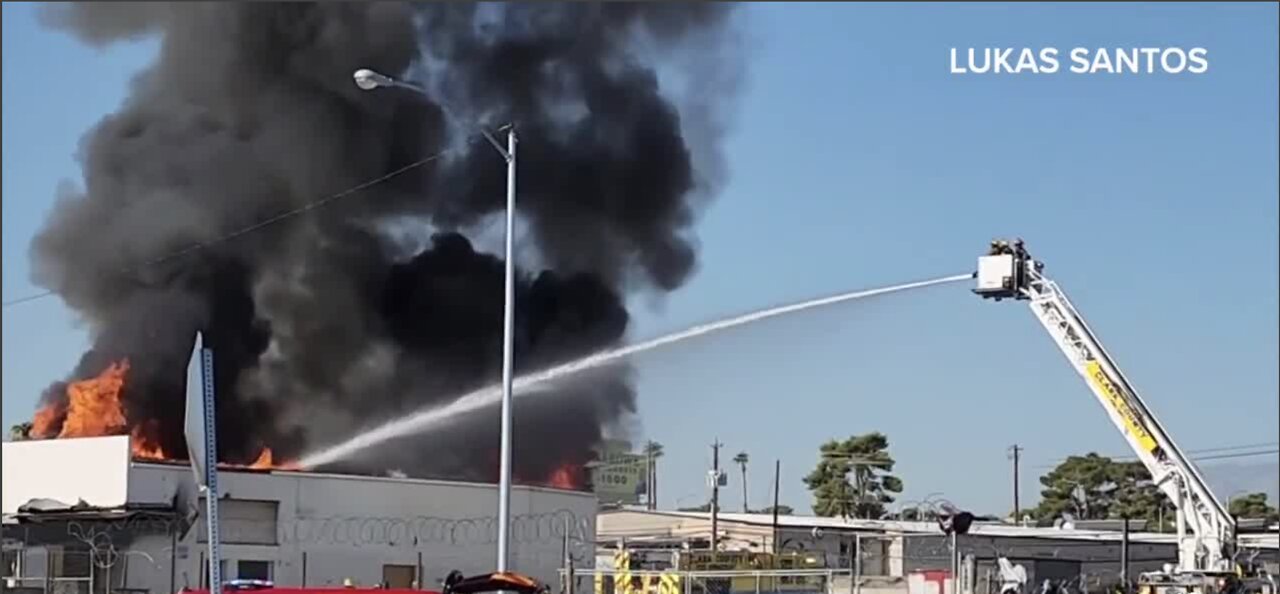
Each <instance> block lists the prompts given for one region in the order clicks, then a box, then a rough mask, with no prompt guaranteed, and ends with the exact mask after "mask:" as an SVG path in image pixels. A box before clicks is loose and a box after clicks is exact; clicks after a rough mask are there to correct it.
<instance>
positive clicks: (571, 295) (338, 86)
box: [32, 2, 739, 480]
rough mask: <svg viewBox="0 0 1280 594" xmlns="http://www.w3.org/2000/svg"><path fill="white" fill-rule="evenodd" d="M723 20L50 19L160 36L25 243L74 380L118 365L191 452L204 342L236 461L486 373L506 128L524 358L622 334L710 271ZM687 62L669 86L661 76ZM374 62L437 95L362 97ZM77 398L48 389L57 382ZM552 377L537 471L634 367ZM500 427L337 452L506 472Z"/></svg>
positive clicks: (726, 68) (534, 436)
mask: <svg viewBox="0 0 1280 594" xmlns="http://www.w3.org/2000/svg"><path fill="white" fill-rule="evenodd" d="M730 12H731V6H730V5H727V4H719V3H690V4H676V3H658V4H631V3H568V4H559V3H529V4H515V5H488V4H486V5H479V4H463V3H437V4H421V5H418V4H403V3H390V2H377V3H338V2H335V3H329V2H325V3H314V4H313V3H198V2H196V3H181V4H176V3H175V4H162V3H101V4H99V3H79V4H69V5H53V6H49V7H46V11H45V13H44V14H43V16H44V18H45V22H46V23H47V24H49V25H50V26H53V27H56V28H59V29H61V30H65V31H68V32H70V33H71V34H73V35H75V36H76V37H77V38H79V39H80V40H82V41H84V42H85V43H89V44H94V45H102V44H109V43H113V42H117V41H120V40H124V39H133V38H140V37H148V36H156V37H158V38H159V39H160V43H161V45H160V53H159V57H158V59H157V61H156V63H155V64H153V65H152V66H150V67H149V68H147V69H146V70H145V71H144V72H142V73H141V74H140V75H139V76H138V77H137V78H136V79H135V80H134V81H133V83H132V92H131V94H130V95H129V97H128V99H127V100H126V101H125V103H124V105H123V106H122V107H120V109H119V110H118V111H116V112H115V113H113V114H111V115H109V116H107V117H106V118H104V119H103V120H102V121H101V122H100V123H99V124H98V125H97V126H96V127H94V128H93V129H92V130H90V131H89V132H88V133H87V134H86V136H85V137H84V139H83V141H82V147H81V154H80V159H81V162H82V166H83V171H84V181H83V189H74V190H71V189H69V190H67V191H65V192H64V195H62V196H60V199H59V201H58V203H57V205H56V208H55V209H54V211H53V213H52V215H51V217H50V219H49V221H48V223H47V225H46V227H45V228H44V229H43V230H42V232H41V233H40V234H39V235H38V236H37V238H36V240H35V242H34V245H33V249H32V257H33V260H34V270H35V272H34V276H35V280H36V281H37V282H38V283H39V284H41V285H42V286H44V287H47V288H49V289H51V290H53V291H55V292H56V293H57V294H58V295H59V296H61V297H62V299H64V300H65V302H66V303H67V304H68V305H69V306H70V307H71V308H72V309H74V310H75V311H76V312H78V313H79V314H80V315H81V316H83V318H84V319H85V320H86V321H87V322H88V324H89V327H90V328H91V330H92V338H93V345H94V346H93V348H92V350H91V351H90V352H88V353H86V354H85V356H84V357H83V359H82V360H81V363H80V365H79V366H78V367H77V368H76V369H75V370H74V371H73V373H72V374H71V375H72V377H71V378H70V379H72V380H75V379H82V378H86V377H89V376H93V375H96V374H97V373H99V372H100V371H102V369H103V368H104V367H106V366H107V365H108V364H109V363H110V362H112V361H116V360H119V359H121V358H126V357H127V358H128V359H129V360H130V363H131V369H130V372H129V376H128V378H127V380H126V387H125V389H124V399H125V401H126V411H127V415H128V418H129V421H130V423H132V424H137V423H143V422H151V423H156V424H158V425H159V427H160V428H161V430H162V442H163V446H164V450H165V452H166V454H167V455H169V456H172V457H175V458H181V457H183V454H184V453H185V447H184V446H183V443H182V414H183V391H182V385H183V382H184V381H185V368H186V361H187V357H188V356H189V353H190V348H191V344H192V339H193V338H194V335H195V333H196V332H197V331H203V332H204V334H205V336H206V342H207V343H208V344H209V345H210V346H212V347H213V348H214V350H215V360H216V367H217V369H218V377H217V385H218V399H219V400H218V415H219V446H220V450H221V451H220V456H221V457H222V459H223V460H224V461H229V462H247V461H249V460H252V459H253V457H254V456H255V455H256V454H257V453H258V452H259V451H260V449H261V448H262V447H264V446H268V447H271V448H272V449H273V450H275V452H276V454H277V458H279V457H280V456H284V457H294V456H298V455H300V454H302V453H304V451H305V450H306V449H307V448H309V447H315V446H321V445H325V444H327V443H329V442H333V441H337V440H339V439H342V438H345V437H348V436H349V435H351V434H353V433H355V432H356V431H358V430H360V429H362V428H367V427H369V426H371V425H375V424H377V423H378V422H381V421H384V420H387V419H391V418H395V417H397V416H401V415H404V414H407V413H408V412H409V411H412V410H415V409H418V408H421V407H423V406H425V405H429V404H441V403H445V402H447V401H448V400H449V399H450V398H451V397H455V396H456V395H458V394H460V393H463V392H465V391H467V390H469V389H473V388H476V387H479V386H481V385H485V384H489V383H492V382H494V381H496V380H497V379H498V378H499V377H500V369H501V367H500V365H501V350H502V349H501V335H502V332H501V329H502V316H501V309H502V282H503V281H502V261H501V260H500V259H499V258H497V257H495V256H493V255H491V253H490V252H493V251H495V250H494V249H493V248H492V247H488V248H486V247H482V246H486V245H487V244H486V242H487V241H488V239H487V238H489V239H491V236H492V235H493V229H494V223H495V221H497V220H499V219H500V218H501V214H502V210H503V204H504V203H503V200H504V196H505V176H504V169H505V168H504V166H503V161H502V159H501V157H500V156H499V155H498V154H497V152H496V151H494V150H493V147H491V146H489V145H488V144H487V143H485V142H483V141H480V140H478V139H479V138H480V136H479V135H478V134H476V131H477V130H478V129H479V127H487V128H489V129H495V128H497V127H498V126H500V125H502V124H505V123H507V122H515V123H516V125H517V130H518V131H519V134H520V140H521V142H520V145H519V153H518V154H519V161H518V163H519V173H518V175H519V177H518V184H519V207H518V213H519V217H520V221H521V227H522V229H523V232H522V233H523V234H522V236H521V238H520V244H519V250H520V252H519V254H520V261H519V262H518V264H519V266H518V268H519V270H520V272H519V277H520V280H519V284H518V287H517V308H518V310H517V345H516V361H517V366H518V368H519V369H522V370H528V369H530V368H535V367H542V366H545V365H549V364H552V363H556V362H560V361H563V360H566V359H569V358H573V357H577V356H581V355H585V354H588V353H590V352H592V351H595V350H597V349H600V348H604V347H607V346H611V345H615V344H617V343H618V342H619V341H621V340H622V339H623V337H624V334H625V333H626V330H627V324H628V318H629V315H628V312H627V309H626V306H625V297H626V296H627V295H630V294H633V293H635V292H645V291H649V292H658V293H664V292H668V291H671V290H673V289H676V288H677V287H679V286H681V285H682V284H683V283H684V282H685V281H686V280H687V279H688V278H689V275H690V274H691V273H692V272H693V270H694V269H695V266H696V257H695V252H696V243H695V240H694V238H693V236H692V234H691V230H690V226H691V224H692V223H693V222H694V219H695V217H696V215H697V212H698V210H699V207H700V206H701V204H702V203H703V201H705V200H706V199H707V198H709V197H710V196H712V195H713V194H714V193H715V191H716V189H717V188H718V186H719V184H720V182H721V178H722V171H723V160H722V157H721V154H720V151H719V140H720V138H721V135H722V132H723V126H724V123H723V121H722V120H723V118H724V114H725V113H726V112H725V108H726V107H728V103H729V101H730V100H731V99H732V96H733V94H734V90H735V86H736V85H735V82H736V80H737V78H736V72H737V69H738V68H739V64H738V60H737V59H736V57H735V56H736V54H735V52H734V51H733V36H732V27H731V22H730V16H731V15H730ZM668 65H669V66H671V67H672V70H671V72H672V73H674V78H671V79H669V80H668V79H663V78H661V77H659V72H660V67H665V66H668ZM358 68H372V69H374V70H378V71H381V72H384V73H387V74H391V75H393V76H402V77H404V78H409V79H413V80H416V81H420V82H421V83H422V84H424V85H425V87H426V88H427V89H429V94H430V96H431V98H430V99H427V98H424V97H422V96H420V95H417V94H414V93H411V92H407V91H404V90H398V89H379V90H376V91H374V92H366V91H362V90H360V89H358V88H357V87H356V86H355V84H354V83H353V81H352V72H353V71H354V70H356V69H358ZM660 80H661V81H662V84H660ZM673 81H674V82H673ZM681 81H683V82H681ZM441 152H444V156H443V157H442V158H440V159H438V160H435V161H432V162H430V163H429V164H427V165H425V166H422V167H418V168H416V169H413V170H411V171H410V172H408V173H405V174H403V175H399V176H397V177H394V178H392V179H390V180H388V181H386V182H384V183H380V184H378V185H376V186H373V187H371V188H368V189H366V190H363V191H361V192H359V193H356V194H353V195H350V196H347V197H344V198H342V199H340V200H336V201H334V202H332V203H328V204H326V205H325V206H323V207H320V208H315V209H312V210H309V211H308V212H306V213H305V214H302V215H299V216H292V217H289V218H287V219H284V220H282V221H281V222H278V223H276V224H272V225H269V226H267V227H263V228H260V229H257V230H255V231H253V232H249V233H238V231H239V230H242V229H245V228H246V227H249V226H251V225H254V224H256V223H258V222H260V221H263V220H266V219H269V218H271V217H277V216H279V215H281V214H282V213H287V212H291V211H294V210H296V209H300V208H303V207H304V206H306V205H308V204H310V203H312V202H314V201H316V200H317V199H319V198H321V197H324V196H327V195H331V194H334V193H336V192H339V191H341V190H344V189H346V188H349V187H352V186H355V185H357V184H360V183H362V182H365V181H368V180H371V179H374V178H377V177H379V176H382V175H385V174H387V173H389V172H392V171H395V170H397V169H400V168H402V167H405V166H406V165H409V164H412V163H414V162H417V161H418V160H420V159H423V158H424V157H426V156H428V155H433V154H437V153H441ZM498 229H499V230H498V237H499V238H500V237H501V235H500V227H499V228H498ZM192 246H202V247H201V248H200V249H191V248H192ZM173 254H178V255H177V256H173ZM62 388H63V385H62V384H61V383H55V384H54V386H52V387H51V389H50V390H49V391H48V392H47V394H46V401H51V400H57V399H60V398H65V396H64V392H63V389H62ZM554 391H555V394H551V395H547V396H545V397H541V398H527V399H520V400H519V401H518V403H517V415H518V416H517V421H516V426H515V438H516V440H517V442H516V443H517V444H519V445H518V446H517V455H516V456H515V465H516V466H515V474H516V475H517V476H520V477H525V478H526V479H529V480H536V479H537V478H539V477H543V476H546V475H547V474H548V473H550V472H551V471H552V470H554V469H555V468H556V466H557V465H559V464H562V463H564V462H582V461H585V460H586V459H587V458H588V457H589V455H590V454H589V451H590V448H591V447H592V446H593V445H595V444H596V443H597V442H599V441H600V440H601V438H602V435H603V433H604V431H606V430H607V428H609V427H611V426H616V425H617V424H618V421H620V420H621V419H623V418H624V417H625V415H627V414H628V413H629V412H631V411H633V410H634V398H635V394H634V392H633V390H632V388H631V386H630V383H629V381H628V370H627V368H626V367H625V366H622V367H615V368H612V369H608V370H604V371H600V372H595V373H592V374H590V375H589V376H584V377H580V378H576V379H575V380H574V381H572V382H569V383H566V384H563V385H557V386H555V387H554ZM497 432H498V423H497V418H496V411H492V410H490V411H485V412H484V413H478V414H476V415H473V416H471V417H469V418H466V419H462V420H460V421H459V422H458V423H457V425H456V426H454V427H450V428H448V429H445V430H443V431H437V432H434V433H432V434H430V435H422V436H415V437H413V438H408V439H406V440H402V441H400V442H398V443H394V444H391V445H388V446H386V447H383V448H380V449H379V451H377V452H368V453H366V455H363V456H361V457H359V459H353V460H349V461H345V462H343V463H341V464H339V465H338V466H340V467H342V469H345V470H350V471H355V472H384V471H387V470H389V469H400V470H402V471H404V472H407V473H409V474H412V475H417V476H437V477H454V478H466V479H491V478H493V476H494V473H495V472H496V450H497Z"/></svg>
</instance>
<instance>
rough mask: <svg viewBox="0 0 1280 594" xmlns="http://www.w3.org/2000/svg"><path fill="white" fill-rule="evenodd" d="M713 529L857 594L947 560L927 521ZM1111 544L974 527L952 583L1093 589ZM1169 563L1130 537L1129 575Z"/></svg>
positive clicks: (607, 528)
mask: <svg viewBox="0 0 1280 594" xmlns="http://www.w3.org/2000/svg"><path fill="white" fill-rule="evenodd" d="M716 532H717V536H718V539H719V547H720V549H721V550H727V551H752V552H770V551H773V550H774V543H775V542H776V543H777V550H778V551H779V552H781V553H791V552H798V553H804V555H805V557H806V558H811V559H813V560H814V564H815V565H817V566H821V567H825V568H834V569H840V570H845V571H848V570H855V571H856V572H857V573H858V575H859V576H860V579H861V580H862V582H861V583H863V584H867V583H874V584H875V587H866V586H865V585H864V586H863V587H862V588H861V590H862V591H863V593H864V594H866V593H867V592H872V591H878V590H880V589H881V588H883V590H884V591H886V592H890V591H907V590H908V587H907V584H908V582H909V581H910V580H911V578H912V576H917V577H919V576H925V575H929V576H935V575H939V574H944V573H948V574H949V572H950V570H951V567H952V562H953V559H952V553H951V543H950V540H949V538H948V537H946V536H945V535H944V534H943V533H942V531H941V529H940V528H939V526H938V524H937V523H934V522H909V521H889V520H860V519H843V518H824V517H813V516H795V515H784V516H779V517H778V519H777V524H776V526H775V524H774V523H773V517H772V516H770V515H767V514H741V513H722V514H718V518H717V526H716ZM596 537H597V543H598V546H599V547H600V548H601V549H602V551H603V550H604V549H607V548H615V547H617V546H619V544H622V545H623V546H625V547H626V548H627V549H628V550H634V551H644V550H646V549H651V550H664V549H665V550H671V549H673V548H674V549H699V548H705V547H707V546H708V543H709V541H710V539H711V519H710V517H709V514H707V513H704V512H668V511H646V510H638V509H620V510H614V511H609V512H602V513H601V514H600V516H599V517H598V518H597V532H596ZM1121 539H1122V535H1121V533H1120V532H1115V531H1107V530H1081V529H1063V528H1044V527H1040V528H1037V527H1024V526H1013V525H1008V524H1002V523H986V522H978V523H975V524H974V525H973V526H972V528H971V529H970V532H969V533H968V534H965V535H962V536H959V537H958V539H957V551H958V553H959V555H958V557H959V559H960V560H961V562H960V564H959V566H960V569H961V572H962V578H963V577H965V576H964V572H968V573H969V576H968V578H967V579H968V582H969V584H970V588H972V589H973V591H977V592H986V591H988V589H989V586H990V585H991V584H998V582H999V579H1000V577H999V569H998V563H997V562H998V559H999V558H1001V557H1003V558H1005V559H1008V560H1009V561H1010V562H1011V563H1013V564H1016V565H1022V566H1023V568H1024V570H1025V571H1026V575H1027V581H1028V583H1031V584H1040V583H1042V582H1043V581H1044V580H1050V581H1052V582H1055V583H1061V584H1065V585H1069V586H1071V587H1072V588H1073V589H1075V588H1080V587H1081V586H1083V587H1084V588H1086V589H1090V590H1097V589H1099V588H1101V587H1105V586H1106V585H1108V584H1111V583H1114V582H1115V581H1116V580H1117V579H1118V577H1119V575H1120V562H1119V561H1120V549H1121ZM1240 541H1241V545H1242V546H1244V547H1248V548H1249V549H1250V552H1249V554H1255V553H1256V554H1257V555H1259V557H1260V559H1259V560H1261V561H1264V562H1266V563H1268V564H1269V565H1268V567H1269V568H1272V569H1274V568H1275V567H1276V566H1275V561H1276V560H1277V558H1278V557H1277V548H1278V545H1277V542H1276V539H1275V536H1274V532H1272V533H1269V534H1258V535H1252V534H1251V535H1242V536H1241V538H1240ZM854 551H860V553H861V554H859V555H854ZM602 554H603V552H602ZM655 558H661V555H657V556H655ZM1176 559H1177V545H1176V542H1175V536H1174V535H1173V534H1160V533H1149V532H1135V533H1133V534H1131V535H1130V546H1129V560H1130V566H1129V569H1130V572H1131V575H1135V576H1136V575H1137V573H1138V572H1142V571H1153V570H1157V569H1159V568H1160V567H1161V566H1162V565H1163V564H1165V563H1170V562H1174V561H1176ZM966 566H967V567H966ZM930 579H932V578H930ZM846 587H847V583H846Z"/></svg>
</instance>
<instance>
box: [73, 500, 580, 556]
mask: <svg viewBox="0 0 1280 594" xmlns="http://www.w3.org/2000/svg"><path fill="white" fill-rule="evenodd" d="M194 520H195V518H185V517H181V516H178V515H174V514H164V515H160V514H157V515H140V516H133V517H129V518H122V519H114V520H96V521H72V522H68V524H67V534H68V535H69V536H71V537H72V538H75V539H76V540H79V541H80V542H83V543H84V544H85V545H86V546H87V547H88V548H89V549H90V551H91V552H95V553H97V554H99V555H101V556H102V557H101V559H103V560H102V561H101V562H102V563H107V564H111V563H114V561H115V557H114V555H116V551H117V541H118V540H119V539H120V537H121V536H124V537H125V538H126V539H127V540H128V541H134V540H136V539H137V538H138V537H140V536H145V535H160V534H178V535H185V534H186V533H187V531H188V529H189V528H191V526H192V525H193V524H194ZM220 524H221V532H220V537H221V539H222V541H223V542H226V543H252V542H261V541H264V540H267V539H269V537H266V536H265V535H267V534H271V533H272V532H274V536H275V542H274V543H270V544H294V545H356V546H385V547H399V548H410V549H413V548H419V547H422V546H424V545H428V544H447V545H450V546H460V547H461V546H483V545H493V544H496V543H497V539H498V521H497V518H496V517H493V516H481V517H473V518H443V517H435V516H329V517H307V516H303V517H298V518H295V519H291V520H284V521H279V520H278V521H276V522H275V526H274V530H270V531H265V530H264V529H263V528H264V527H263V525H262V524H263V522H262V521H260V520H236V519H228V518H224V519H222V521H221V522H220ZM566 537H567V539H568V543H569V546H570V549H571V550H570V554H571V555H573V556H575V557H583V556H585V555H587V551H589V550H591V547H593V546H594V543H595V521H594V517H584V516H580V515H578V514H577V513H574V512H573V511H572V510H568V509H559V510H555V511H550V512H543V513H536V514H517V515H514V516H512V517H511V524H510V541H511V542H512V543H514V544H557V545H560V544H563V543H564V542H565V540H566ZM197 540H198V541H201V542H202V541H204V540H205V539H204V533H203V531H202V532H201V534H200V535H197ZM264 544H266V543H264Z"/></svg>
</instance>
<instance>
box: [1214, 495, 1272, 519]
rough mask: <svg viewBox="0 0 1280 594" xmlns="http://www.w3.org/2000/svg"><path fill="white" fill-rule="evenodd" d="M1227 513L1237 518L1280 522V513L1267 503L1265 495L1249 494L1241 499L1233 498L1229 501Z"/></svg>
mask: <svg viewBox="0 0 1280 594" xmlns="http://www.w3.org/2000/svg"><path fill="white" fill-rule="evenodd" d="M1227 512H1228V513H1230V514H1231V515H1233V516H1235V517H1237V518H1266V519H1267V520H1269V521H1272V522H1275V521H1278V520H1280V512H1278V511H1277V510H1276V508H1274V507H1271V505H1269V504H1268V503H1267V494H1266V493H1250V494H1248V495H1245V496H1243V497H1235V498H1233V499H1232V500H1231V505H1230V506H1228V510H1227Z"/></svg>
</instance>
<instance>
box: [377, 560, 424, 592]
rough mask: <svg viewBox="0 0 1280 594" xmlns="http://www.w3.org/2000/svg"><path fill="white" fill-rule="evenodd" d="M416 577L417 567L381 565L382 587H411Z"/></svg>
mask: <svg viewBox="0 0 1280 594" xmlns="http://www.w3.org/2000/svg"><path fill="white" fill-rule="evenodd" d="M417 578H418V568H417V567H414V566H412V565H383V566H382V587H384V588H398V589H408V588H413V587H414V586H415V585H416V584H415V582H416V581H417Z"/></svg>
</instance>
